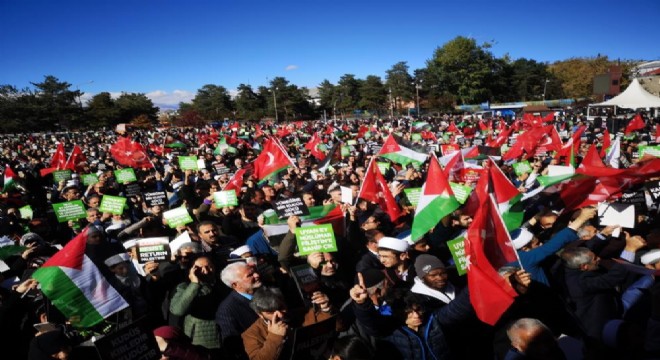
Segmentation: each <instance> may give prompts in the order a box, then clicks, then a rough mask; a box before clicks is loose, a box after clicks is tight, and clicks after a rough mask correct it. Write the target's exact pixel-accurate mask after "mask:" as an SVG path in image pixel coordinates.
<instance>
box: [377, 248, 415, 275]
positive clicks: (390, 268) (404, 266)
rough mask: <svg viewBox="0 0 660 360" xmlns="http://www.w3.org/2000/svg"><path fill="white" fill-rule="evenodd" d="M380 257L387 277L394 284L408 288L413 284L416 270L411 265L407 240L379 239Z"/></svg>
mask: <svg viewBox="0 0 660 360" xmlns="http://www.w3.org/2000/svg"><path fill="white" fill-rule="evenodd" d="M378 258H379V259H380V262H381V264H383V266H385V271H386V274H387V277H388V278H389V280H390V281H391V282H392V283H393V284H394V285H403V286H405V287H408V288H409V287H411V286H412V285H413V279H414V277H415V274H414V272H415V271H414V269H413V268H412V266H410V257H409V256H408V242H407V241H405V240H401V239H397V238H393V237H387V236H386V237H383V238H382V239H380V240H378Z"/></svg>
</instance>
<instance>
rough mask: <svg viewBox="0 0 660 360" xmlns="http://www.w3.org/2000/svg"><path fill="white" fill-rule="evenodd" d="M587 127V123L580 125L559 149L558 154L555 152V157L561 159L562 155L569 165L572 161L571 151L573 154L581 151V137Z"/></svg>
mask: <svg viewBox="0 0 660 360" xmlns="http://www.w3.org/2000/svg"><path fill="white" fill-rule="evenodd" d="M586 129H587V127H586V125H582V126H580V127H579V128H578V129H577V130H576V131H575V132H574V133H573V136H571V138H570V139H568V141H567V142H566V143H565V144H564V145H563V146H562V147H561V149H559V150H558V151H557V154H555V159H559V158H560V157H562V156H563V157H564V158H566V165H569V162H570V156H571V151H572V152H573V154H576V153H578V152H579V151H580V138H581V137H582V133H583V132H584V131H585V130H586Z"/></svg>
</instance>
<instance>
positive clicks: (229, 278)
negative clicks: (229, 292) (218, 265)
mask: <svg viewBox="0 0 660 360" xmlns="http://www.w3.org/2000/svg"><path fill="white" fill-rule="evenodd" d="M248 266H249V265H248V264H246V263H244V262H242V261H237V262H235V263H231V264H229V265H227V266H226V267H225V268H224V269H222V272H221V273H220V280H222V282H223V283H224V284H225V285H227V287H229V288H230V289H231V284H232V283H235V282H236V281H237V280H238V279H237V278H238V271H239V270H240V269H244V268H246V267H248Z"/></svg>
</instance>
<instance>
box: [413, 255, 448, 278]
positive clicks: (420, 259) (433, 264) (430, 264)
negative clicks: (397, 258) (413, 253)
mask: <svg viewBox="0 0 660 360" xmlns="http://www.w3.org/2000/svg"><path fill="white" fill-rule="evenodd" d="M444 268H445V264H444V263H443V262H442V261H440V259H438V258H437V257H435V256H433V255H428V254H421V255H419V256H417V259H415V272H416V273H417V276H418V277H420V278H423V277H424V276H426V275H428V273H430V272H431V271H433V270H435V269H444Z"/></svg>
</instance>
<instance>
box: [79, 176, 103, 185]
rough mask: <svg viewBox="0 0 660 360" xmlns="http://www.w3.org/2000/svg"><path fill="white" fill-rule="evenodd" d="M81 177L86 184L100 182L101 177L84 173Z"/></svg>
mask: <svg viewBox="0 0 660 360" xmlns="http://www.w3.org/2000/svg"><path fill="white" fill-rule="evenodd" d="M80 178H81V179H82V183H83V185H85V186H89V185H92V184H96V183H97V182H99V177H98V176H97V175H96V174H82V175H80Z"/></svg>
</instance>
